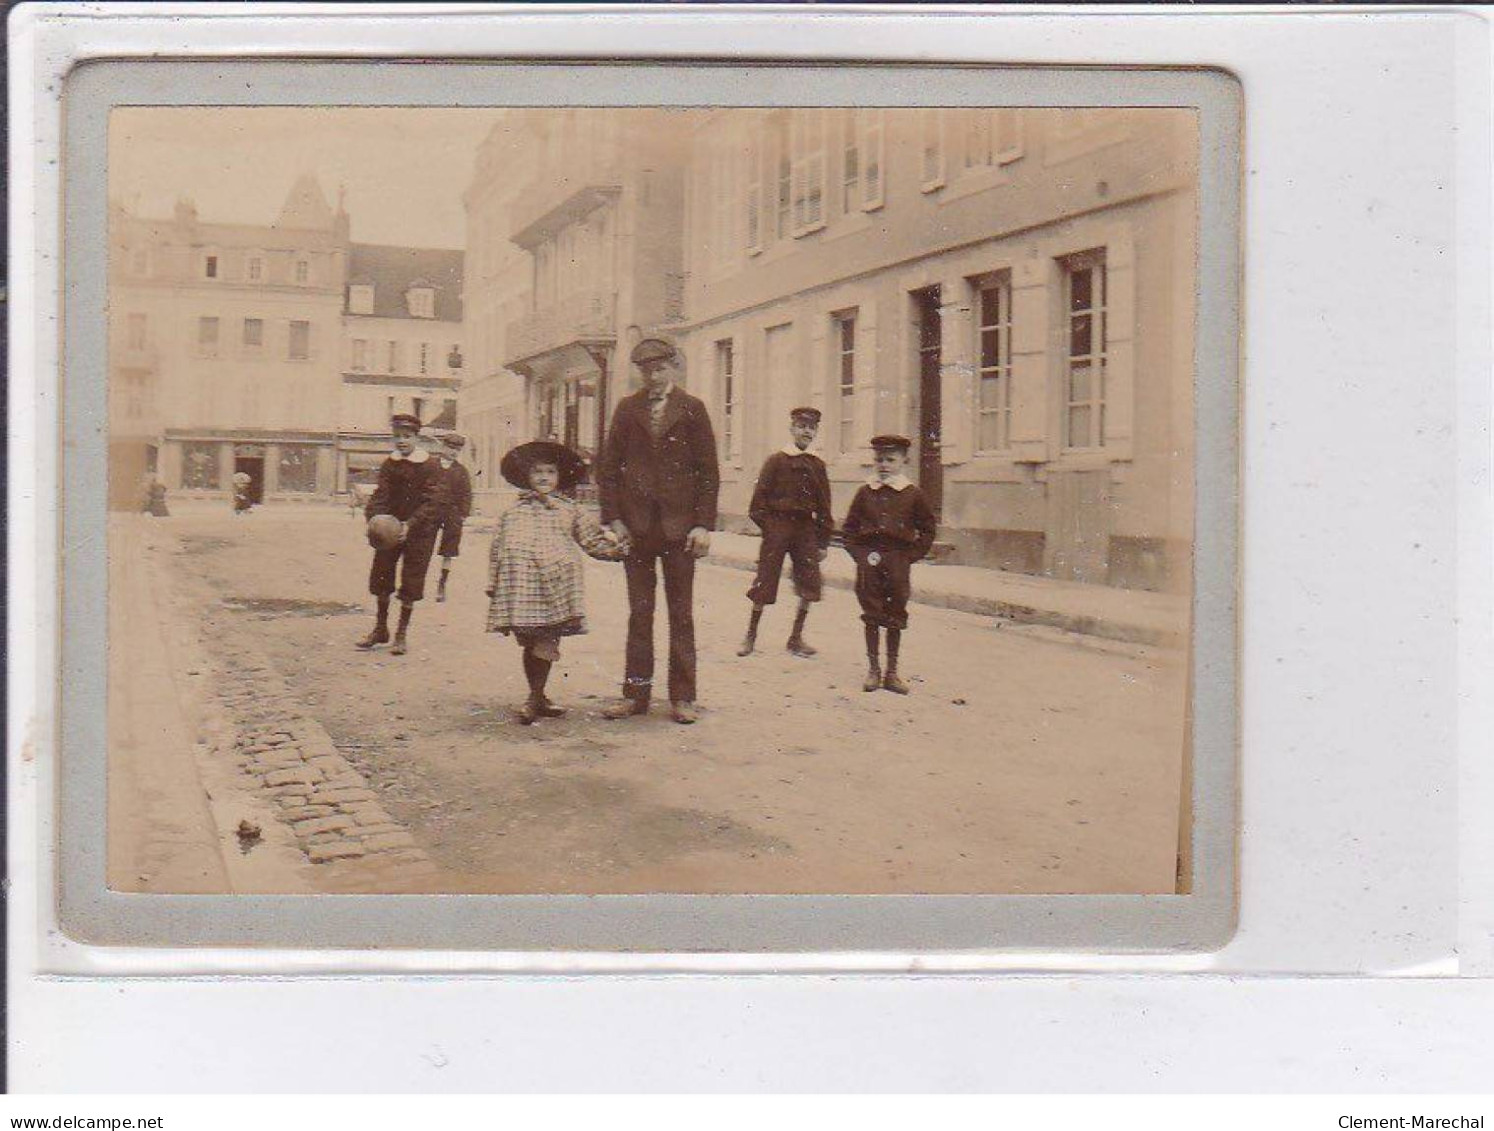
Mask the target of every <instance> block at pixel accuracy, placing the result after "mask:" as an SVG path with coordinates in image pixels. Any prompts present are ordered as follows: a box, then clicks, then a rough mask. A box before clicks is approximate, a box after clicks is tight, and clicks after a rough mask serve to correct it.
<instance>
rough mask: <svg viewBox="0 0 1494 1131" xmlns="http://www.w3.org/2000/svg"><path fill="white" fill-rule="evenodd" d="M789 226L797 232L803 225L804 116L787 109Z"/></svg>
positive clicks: (796, 111)
mask: <svg viewBox="0 0 1494 1131" xmlns="http://www.w3.org/2000/svg"><path fill="white" fill-rule="evenodd" d="M789 227H790V228H791V229H792V230H793V232H794V234H796V235H797V234H798V233H799V231H800V229H802V228H803V227H804V118H803V114H802V112H801V111H798V110H791V111H789Z"/></svg>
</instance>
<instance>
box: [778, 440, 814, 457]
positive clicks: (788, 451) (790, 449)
mask: <svg viewBox="0 0 1494 1131" xmlns="http://www.w3.org/2000/svg"><path fill="white" fill-rule="evenodd" d="M778 450H779V451H780V452H782V453H783V454H784V455H786V456H812V455H814V452H813V451H811V450H810V449H809V448H801V447H799V445H798V444H795V443H793V442H792V441H790V442H789V443H787V444H784V445H783V447H781V448H779V449H778Z"/></svg>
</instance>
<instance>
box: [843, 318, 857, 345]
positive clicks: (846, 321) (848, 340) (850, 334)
mask: <svg viewBox="0 0 1494 1131" xmlns="http://www.w3.org/2000/svg"><path fill="white" fill-rule="evenodd" d="M840 348H841V349H842V350H843V351H844V352H846V353H850V352H851V351H852V350H854V349H855V348H856V320H855V319H854V318H842V319H841V320H840Z"/></svg>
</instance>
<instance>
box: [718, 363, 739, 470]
mask: <svg viewBox="0 0 1494 1131" xmlns="http://www.w3.org/2000/svg"><path fill="white" fill-rule="evenodd" d="M716 388H717V389H719V390H720V394H721V454H722V456H723V457H724V458H727V459H730V458H731V455H732V452H733V450H734V449H735V447H736V443H737V423H738V422H737V416H738V413H737V386H736V357H735V354H734V353H733V351H732V342H731V339H730V338H723V339H722V340H721V341H719V342H717V343H716Z"/></svg>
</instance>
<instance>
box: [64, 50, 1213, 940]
mask: <svg viewBox="0 0 1494 1131" xmlns="http://www.w3.org/2000/svg"><path fill="white" fill-rule="evenodd" d="M64 99H65V101H64V119H65V131H64V137H65V142H64V146H65V150H64V154H65V155H64V184H65V192H64V201H63V222H64V237H63V243H64V249H63V252H64V259H63V263H64V272H63V278H64V285H63V295H62V297H63V309H64V311H65V314H66V317H65V320H64V340H63V350H64V371H65V374H66V375H68V377H70V378H71V379H67V378H64V379H62V381H61V382H60V383H61V386H62V391H63V397H62V421H63V427H62V437H61V441H62V444H63V451H64V453H65V458H64V460H63V463H62V498H61V501H60V509H61V528H62V533H61V538H62V541H61V544H62V546H63V547H90V548H93V552H90V553H84V552H71V553H69V552H66V551H65V552H64V553H63V555H62V558H61V561H62V566H61V569H62V576H61V577H59V578H58V579H57V581H58V584H59V586H60V591H61V609H62V671H61V673H59V674H60V677H61V678H60V682H59V688H58V694H59V697H60V701H59V707H60V718H61V730H62V743H61V757H60V764H59V766H58V767H57V779H56V780H57V789H58V798H59V811H58V828H59V832H60V835H59V837H58V843H57V844H55V845H52V846H42V859H43V860H45V859H48V858H49V855H50V857H51V858H54V859H55V860H56V862H57V881H58V890H59V893H60V899H59V907H58V909H57V910H58V916H59V919H58V922H59V925H60V927H61V929H62V930H63V931H64V932H65V933H66V934H68V935H69V936H71V937H72V938H74V939H76V940H78V941H80V942H83V943H88V944H96V945H106V946H135V947H142V946H220V947H244V946H253V947H300V948H428V949H437V948H439V949H447V950H450V949H460V950H479V951H481V950H495V951H595V952H659V953H682V952H683V953H746V954H754V953H761V954H764V955H772V954H791V953H794V952H839V953H849V952H875V953H893V954H897V953H916V952H939V953H946V954H949V953H953V954H959V953H967V954H971V955H979V954H981V953H986V952H995V951H1013V950H1039V949H1041V950H1056V951H1065V952H1081V953H1082V952H1103V953H1124V952H1132V953H1137V952H1166V951H1201V950H1210V949H1214V948H1217V947H1218V946H1220V945H1222V944H1223V943H1224V942H1225V941H1226V940H1227V939H1228V938H1229V937H1230V935H1231V934H1232V933H1233V930H1234V925H1235V916H1236V892H1237V876H1236V834H1237V811H1238V784H1237V782H1238V709H1239V704H1238V688H1237V673H1238V662H1237V653H1238V627H1237V626H1238V615H1237V614H1238V610H1237V563H1238V553H1239V530H1238V515H1239V474H1238V439H1239V412H1238V403H1239V353H1240V349H1239V343H1240V279H1241V261H1240V255H1241V243H1240V215H1241V207H1240V188H1241V181H1240V153H1241V131H1242V128H1243V122H1242V116H1241V100H1240V92H1239V88H1238V84H1237V82H1236V81H1235V80H1234V79H1233V78H1232V77H1231V76H1229V75H1227V74H1224V73H1222V72H1218V71H1211V70H1207V69H1192V68H1187V69H1133V68H1065V67H1020V66H990V67H968V66H960V67H942V66H883V65H858V66H799V65H774V64H762V65H743V64H731V65H724V64H723V65H715V64H678V63H669V64H660V63H647V62H638V63H615V64H614V63H607V64H582V65H574V64H564V63H553V64H533V63H526V64H507V63H502V62H494V63H465V62H464V63H442V62H426V61H421V62H420V64H419V65H411V64H409V63H395V62H328V61H299V62H254V63H251V62H235V61H214V62H207V61H201V60H193V61H153V62H125V61H118V62H116V61H102V60H101V61H94V62H89V63H87V64H84V65H83V66H80V67H79V68H78V69H77V70H75V71H74V73H73V74H72V75H71V76H70V79H69V82H68V84H67V88H66V90H65V92H64ZM213 105H222V106H252V105H278V106H315V105H343V106H381V107H393V106H451V107H457V106H470V107H496V106H515V107H517V106H560V105H591V106H627V105H658V106H764V105H784V106H815V105H862V106H871V105H876V106H887V107H893V106H904V107H916V106H920V105H940V106H961V105H964V106H1010V105H1020V106H1157V107H1188V108H1193V109H1194V110H1195V111H1196V113H1197V115H1198V125H1199V139H1200V160H1199V181H1198V199H1199V213H1200V214H1199V234H1198V264H1197V288H1198V290H1197V325H1196V333H1195V339H1194V340H1195V391H1196V402H1195V404H1196V412H1195V450H1196V466H1195V482H1196V500H1197V501H1196V513H1195V524H1194V529H1195V542H1194V590H1193V615H1192V635H1191V646H1190V661H1191V671H1190V681H1189V682H1190V703H1189V714H1188V721H1189V728H1190V741H1189V751H1190V764H1191V783H1192V806H1191V808H1192V819H1193V827H1192V841H1191V856H1192V875H1193V884H1192V891H1191V893H1190V894H1187V895H1170V896H1142V895H1135V896H1129V895H1110V896H1093V895H1084V896H1079V895H1074V896H1053V895H1043V896H1013V895H957V896H949V895H940V896H921V895H877V896H868V895H857V896H841V895H832V894H827V895H814V896H808V895H793V896H784V895H710V896H696V895H609V896H585V895H566V896H562V895H399V896H394V895H367V896H343V895H315V896H258V895H225V896H186V895H138V894H124V893H120V892H114V891H110V890H109V889H108V887H107V883H106V850H107V835H106V829H107V803H106V797H107V765H106V763H107V722H106V710H105V704H106V695H107V685H108V671H107V639H106V637H107V628H106V626H107V623H108V618H107V607H108V566H107V556H106V554H105V553H102V552H98V549H99V548H101V547H104V546H105V545H106V543H107V537H106V530H107V514H106V496H107V491H106V482H107V458H106V457H107V389H106V387H105V382H104V381H103V380H99V379H97V378H96V375H98V374H103V373H106V372H107V335H106V317H105V312H106V305H107V248H108V240H107V217H108V207H107V192H108V167H107V163H106V160H105V159H104V158H105V155H106V153H107V138H108V120H109V113H110V111H111V110H112V109H114V108H116V107H121V106H213Z"/></svg>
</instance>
